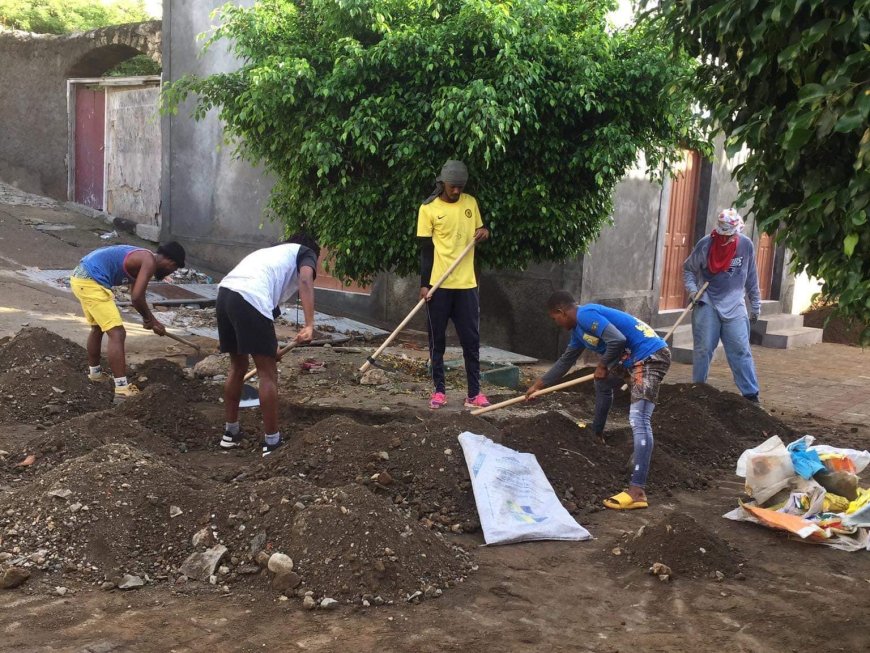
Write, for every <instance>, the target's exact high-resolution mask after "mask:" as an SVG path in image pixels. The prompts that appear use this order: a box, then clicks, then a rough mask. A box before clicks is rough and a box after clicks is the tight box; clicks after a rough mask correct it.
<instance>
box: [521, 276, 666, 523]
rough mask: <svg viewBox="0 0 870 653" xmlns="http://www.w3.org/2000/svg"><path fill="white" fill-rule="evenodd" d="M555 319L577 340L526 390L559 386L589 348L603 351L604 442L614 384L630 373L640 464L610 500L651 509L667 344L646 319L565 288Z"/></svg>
mask: <svg viewBox="0 0 870 653" xmlns="http://www.w3.org/2000/svg"><path fill="white" fill-rule="evenodd" d="M547 312H548V313H549V315H550V318H551V319H552V320H553V321H554V322H555V323H556V324H557V325H558V326H559V327H561V328H563V329H565V330H567V331H571V340H570V342H569V343H568V348H567V349H565V353H563V354H562V357H561V358H560V359H559V360H558V361H556V363H555V364H554V365H553V367H551V368H550V369H549V370H548V371H547V373H546V374H544V375H543V376H542V377H541V378H540V379H538V380H537V381H535V383H533V384H532V386H531V387H530V388H529V389H528V391H527V392H526V396H527V397H531V395H532V393H534V392H537V391H538V390H541V389H542V388H545V387H546V386H549V385H553V383H555V382H556V381H558V380H559V379H560V378H561V377H563V376H564V375H565V374H566V373H567V372H568V370H570V369H571V368H572V367H573V366H574V363H576V362H577V358H578V357H579V356H580V354H581V353H582V352H583V350H584V349H591V350H592V351H594V352H596V353H597V354H599V355H600V357H601V358H600V359H599V361H598V366H597V367H596V368H595V417H594V419H593V422H592V429H593V431H594V432H595V436H596V438H597V439H598V440H599V441H601V442H604V425H605V424H606V423H607V414H608V413H609V412H610V406H611V405H612V404H613V388H614V387H616V386H617V385H621V384H622V383H623V382H624V381H625V380H626V377H628V382H629V384H630V385H631V408H630V409H629V414H628V419H629V422H630V423H631V430H632V433H633V434H634V469H633V471H632V475H631V483H630V484H629V486H628V490H626V491H625V492H620V493H618V494H616V495H614V496H612V497H610V498H609V499H605V501H604V505H605V506H606V507H607V508H612V509H613V510H633V509H635V508H646V507H647V506H648V505H649V504H648V503H647V499H646V492H645V491H644V486H645V485H646V480H647V476H648V475H649V464H650V459H651V458H652V449H653V434H652V423H651V418H652V413H653V409H654V408H655V402H656V400H657V399H658V394H659V386H660V385H661V382H662V379H663V378H664V376H665V374H666V373H667V371H668V368H669V367H670V366H671V352H670V350H669V349H668V345H667V343H666V342H665V341H664V340H662V339H661V338H660V337H659V336H657V335H656V332H655V331H653V330H652V328H651V327H649V326H648V325H647V324H645V323H644V322H641V321H640V320H638V319H637V318H636V317H634V316H632V315H629V314H628V313H623V312H622V311H619V310H616V309H615V308H610V307H608V306H601V305H600V304H584V305H583V306H577V302H576V301H574V298H573V297H572V296H571V294H570V293H568V292H565V291H564V290H559V291H557V292H554V293H553V294H552V295H550V298H549V299H548V300H547Z"/></svg>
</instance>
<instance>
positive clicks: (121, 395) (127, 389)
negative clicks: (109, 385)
mask: <svg viewBox="0 0 870 653" xmlns="http://www.w3.org/2000/svg"><path fill="white" fill-rule="evenodd" d="M138 394H139V388H137V387H136V386H135V385H133V384H132V383H128V384H127V385H118V386H115V403H116V404H117V403H120V402H122V401H125V400H127V399H129V398H130V397H134V396H136V395H138Z"/></svg>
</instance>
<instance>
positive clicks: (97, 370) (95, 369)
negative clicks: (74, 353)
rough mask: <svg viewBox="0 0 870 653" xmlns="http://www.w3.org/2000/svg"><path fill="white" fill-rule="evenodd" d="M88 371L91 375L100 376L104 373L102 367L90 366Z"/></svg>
mask: <svg viewBox="0 0 870 653" xmlns="http://www.w3.org/2000/svg"><path fill="white" fill-rule="evenodd" d="M88 371H89V373H90V374H99V373H100V372H102V371H103V367H102V365H88Z"/></svg>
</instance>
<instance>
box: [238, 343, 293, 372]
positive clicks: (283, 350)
mask: <svg viewBox="0 0 870 653" xmlns="http://www.w3.org/2000/svg"><path fill="white" fill-rule="evenodd" d="M296 344H297V343H296V341H295V340H294V341H293V342H291V343H290V344H289V345H284V346H283V347H281V349H279V350H278V353H277V354H276V355H275V358H276V359H277V360H281V359H282V358H284V354H286V353H287V352H288V351H290V350H291V349H293V348H294V347H295V346H296ZM255 376H257V368H256V367H255V368H254V369H252V370H251V371H250V372H248V373H247V374H245V378H244V379H242V380H243V381H248V380H250V379H252V378H254V377H255Z"/></svg>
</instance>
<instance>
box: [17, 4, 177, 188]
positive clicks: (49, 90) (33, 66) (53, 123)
mask: <svg viewBox="0 0 870 653" xmlns="http://www.w3.org/2000/svg"><path fill="white" fill-rule="evenodd" d="M142 53H144V54H148V55H150V56H152V57H153V58H154V59H156V60H159V59H160V22H159V21H151V22H147V23H137V24H133V25H120V26H115V27H106V28H103V29H98V30H93V31H91V32H85V33H83V34H72V35H68V36H52V35H43V34H30V33H28V32H17V31H2V32H0V89H2V92H0V125H2V137H0V180H3V181H4V182H6V183H9V184H12V185H13V186H16V187H18V188H21V189H22V190H25V191H27V192H30V193H37V194H40V195H47V196H49V197H54V198H55V199H61V200H65V199H67V139H68V129H67V96H66V80H67V79H68V78H70V77H99V76H100V75H102V74H103V73H104V72H106V71H107V70H109V69H110V68H112V67H114V66H115V65H117V64H118V63H120V62H121V61H124V60H125V59H129V58H130V57H132V56H135V55H138V54H142Z"/></svg>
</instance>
